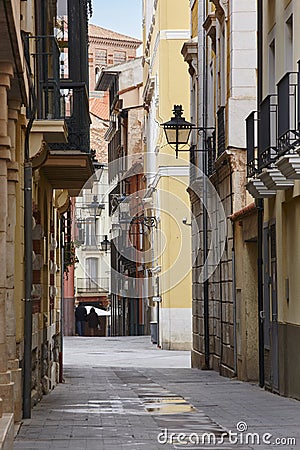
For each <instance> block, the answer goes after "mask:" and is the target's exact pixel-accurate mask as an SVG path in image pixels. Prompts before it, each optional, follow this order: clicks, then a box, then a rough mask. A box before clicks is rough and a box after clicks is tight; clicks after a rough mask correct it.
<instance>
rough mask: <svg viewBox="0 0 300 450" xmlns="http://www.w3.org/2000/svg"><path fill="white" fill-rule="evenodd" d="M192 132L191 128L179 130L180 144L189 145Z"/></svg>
mask: <svg viewBox="0 0 300 450" xmlns="http://www.w3.org/2000/svg"><path fill="white" fill-rule="evenodd" d="M190 132H191V129H190V128H178V144H187V142H188V140H189V137H190Z"/></svg>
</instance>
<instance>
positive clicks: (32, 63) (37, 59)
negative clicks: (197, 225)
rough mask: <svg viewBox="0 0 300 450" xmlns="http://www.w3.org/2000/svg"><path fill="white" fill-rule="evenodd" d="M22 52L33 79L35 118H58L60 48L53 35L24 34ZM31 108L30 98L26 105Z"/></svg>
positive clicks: (59, 115)
mask: <svg viewBox="0 0 300 450" xmlns="http://www.w3.org/2000/svg"><path fill="white" fill-rule="evenodd" d="M24 52H25V58H26V62H27V66H28V69H29V73H30V75H31V78H32V80H33V87H34V90H35V96H36V105H35V107H36V118H37V119H44V120H45V119H60V118H61V117H62V104H61V100H62V99H61V95H60V88H59V76H60V74H59V55H60V49H59V46H58V42H57V40H56V38H55V37H54V36H25V37H24ZM28 109H29V110H30V111H32V110H33V104H32V100H31V103H30V104H29V106H28Z"/></svg>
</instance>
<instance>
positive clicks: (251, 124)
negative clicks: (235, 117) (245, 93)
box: [246, 111, 258, 178]
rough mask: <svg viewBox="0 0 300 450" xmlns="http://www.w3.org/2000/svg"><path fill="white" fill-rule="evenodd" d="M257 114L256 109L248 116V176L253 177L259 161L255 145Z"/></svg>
mask: <svg viewBox="0 0 300 450" xmlns="http://www.w3.org/2000/svg"><path fill="white" fill-rule="evenodd" d="M255 116H256V111H252V113H250V114H249V116H248V117H247V118H246V145H247V177H248V178H250V177H253V175H255V174H256V173H257V169H258V161H257V157H256V152H255V150H256V146H255Z"/></svg>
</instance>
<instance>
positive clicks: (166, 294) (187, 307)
mask: <svg viewBox="0 0 300 450" xmlns="http://www.w3.org/2000/svg"><path fill="white" fill-rule="evenodd" d="M143 23H144V28H143V33H144V35H143V46H144V50H143V61H144V94H143V96H144V107H145V110H146V114H145V125H144V129H145V132H144V143H145V146H144V152H145V153H144V155H145V165H144V167H145V177H146V180H147V181H146V183H147V190H146V191H147V192H146V195H145V197H146V198H147V199H149V198H152V204H149V203H147V212H148V213H149V214H150V213H151V215H152V216H155V217H156V219H157V228H155V229H154V230H153V231H152V232H151V236H150V241H151V249H152V258H151V261H149V262H148V270H149V272H150V273H151V274H152V280H153V286H154V288H153V292H154V296H155V297H156V300H157V299H158V300H159V301H158V302H156V303H151V305H152V310H153V317H152V318H153V322H157V324H158V345H160V346H161V347H162V348H165V349H189V348H190V347H191V247H190V232H191V230H190V227H189V226H187V225H184V224H183V223H182V219H183V218H184V217H187V218H188V222H190V210H189V206H188V205H189V200H188V194H187V192H186V189H187V187H188V181H189V161H188V154H186V153H181V154H180V156H181V157H180V158H179V159H176V158H175V151H174V149H173V148H171V147H170V146H168V145H167V143H166V138H165V136H164V134H163V130H162V127H161V126H160V125H161V124H162V123H163V122H165V121H167V120H169V118H170V116H171V115H172V110H173V107H174V104H176V103H178V104H182V105H183V108H184V109H185V111H186V114H187V115H188V111H189V101H190V100H189V78H188V74H187V72H186V69H185V64H184V62H183V60H182V58H181V56H180V49H181V47H182V45H183V42H184V41H185V40H186V39H187V38H189V35H190V32H189V1H188V0H184V1H181V0H175V1H173V0H172V1H171V0H158V1H157V0H155V1H152V0H150V1H148V0H145V1H144V2H143ZM150 301H151V299H150Z"/></svg>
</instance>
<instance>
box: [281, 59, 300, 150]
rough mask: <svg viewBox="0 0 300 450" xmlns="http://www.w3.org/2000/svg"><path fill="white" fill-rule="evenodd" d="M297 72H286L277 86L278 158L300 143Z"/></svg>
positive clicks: (299, 104)
mask: <svg viewBox="0 0 300 450" xmlns="http://www.w3.org/2000/svg"><path fill="white" fill-rule="evenodd" d="M299 70H300V68H299V62H298V72H287V73H286V74H285V75H284V76H283V77H282V78H281V80H280V81H279V83H278V84H277V93H278V156H281V155H283V154H285V153H287V152H288V151H290V150H293V149H294V148H295V146H296V145H299V142H300V133H299V128H300V127H299V125H300V90H299V81H300V74H299Z"/></svg>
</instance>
